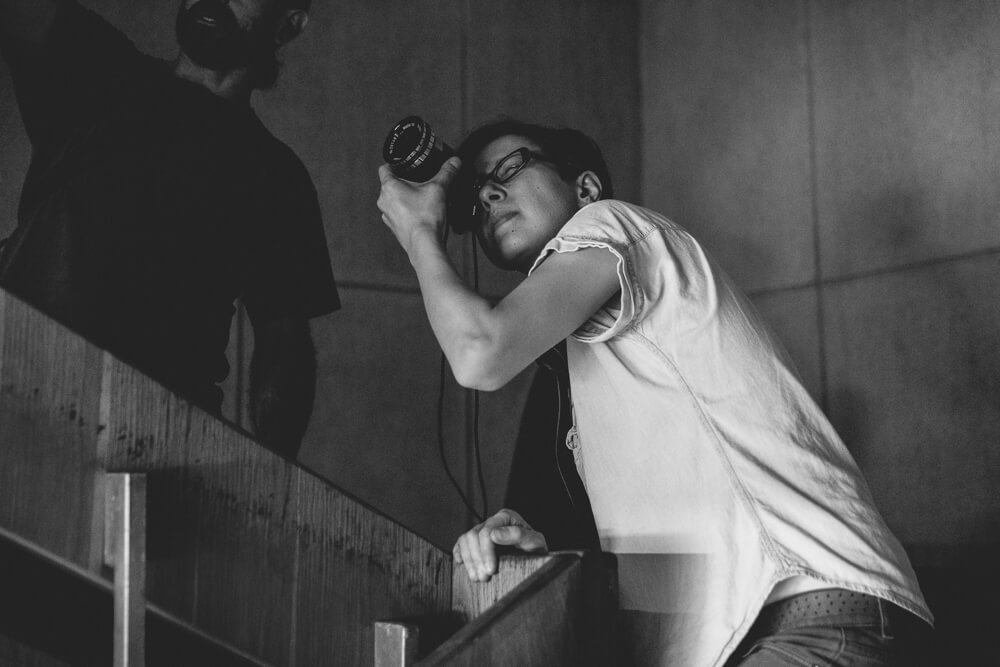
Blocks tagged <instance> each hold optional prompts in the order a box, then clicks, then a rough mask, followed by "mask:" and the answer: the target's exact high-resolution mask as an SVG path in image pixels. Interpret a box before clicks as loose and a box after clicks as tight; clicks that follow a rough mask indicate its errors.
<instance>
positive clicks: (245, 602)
mask: <svg viewBox="0 0 1000 667" xmlns="http://www.w3.org/2000/svg"><path fill="white" fill-rule="evenodd" d="M109 472H111V473H114V472H124V473H133V474H139V475H141V476H142V479H143V484H144V489H145V491H144V500H145V503H144V504H145V507H144V510H145V515H144V523H143V526H144V529H145V535H144V546H145V559H144V562H143V564H142V565H143V568H144V575H145V576H144V581H145V587H144V590H143V591H142V592H143V594H144V598H145V602H146V603H147V604H146V605H145V606H146V614H145V625H146V628H145V629H146V630H147V631H146V632H145V656H146V659H147V660H146V661H147V662H148V663H149V664H167V665H169V664H213V665H219V664H232V665H309V666H310V667H312V666H320V665H337V666H340V665H344V666H351V665H364V666H368V665H372V664H373V663H374V661H375V648H374V645H375V623H376V622H377V621H380V620H390V621H392V620H393V619H422V620H421V621H420V622H421V623H423V624H424V625H425V626H426V627H428V628H431V627H432V626H433V627H436V628H437V629H436V630H433V631H430V632H425V639H427V640H429V641H425V642H424V643H423V645H422V649H421V655H422V656H426V662H427V664H434V665H459V664H484V665H486V664H497V665H508V664H510V665H513V664H518V665H530V664H547V665H553V664H587V663H586V662H581V661H579V660H577V659H575V658H574V657H573V656H581V655H590V656H594V655H598V653H596V652H595V651H597V650H598V649H597V648H594V647H595V646H596V644H594V638H595V637H596V636H597V635H598V634H600V633H599V632H598V630H600V629H601V627H603V628H604V630H607V629H608V628H609V627H610V626H607V625H603V626H602V625H601V624H602V623H605V622H606V618H607V617H606V616H601V614H606V613H607V612H608V610H609V609H611V608H613V606H614V605H613V604H611V607H608V604H607V603H608V601H609V600H613V599H614V598H613V597H611V598H609V597H608V590H609V589H608V586H609V585H610V586H612V587H613V567H612V570H611V578H610V579H609V578H608V572H609V571H608V569H607V566H608V563H607V561H606V558H604V557H602V556H601V555H600V554H592V555H584V554H564V555H559V556H550V557H544V558H541V559H538V558H535V559H532V558H526V559H513V560H512V559H504V560H503V563H502V571H501V575H500V576H498V577H495V578H494V581H493V582H492V583H490V584H479V585H470V584H469V583H468V582H467V581H466V580H465V578H464V572H457V573H455V574H456V576H455V581H456V584H455V595H454V599H453V595H452V588H453V584H452V581H453V573H452V564H451V558H450V554H448V553H446V552H443V551H442V550H441V549H439V548H437V547H435V546H434V545H432V544H430V543H429V542H427V541H426V540H424V539H422V538H420V537H419V536H417V535H414V534H413V533H411V532H409V531H407V530H406V529H404V528H403V527H401V526H400V525H399V524H397V523H395V522H394V521H392V520H390V519H388V518H387V517H385V516H383V515H381V514H380V513H379V512H377V511H375V510H373V509H372V508H369V507H366V506H365V505H364V504H363V503H361V502H359V501H357V500H355V499H353V498H351V497H350V496H348V495H347V494H345V493H343V492H341V491H339V490H338V489H336V488H334V487H333V486H332V485H330V484H329V483H328V482H326V481H325V480H323V479H321V478H319V477H317V476H315V475H314V474H312V473H310V472H309V471H307V470H305V469H303V468H301V467H299V466H298V465H296V464H295V463H293V462H290V461H288V460H286V459H284V458H282V457H281V456H279V455H277V454H274V453H273V452H271V451H270V450H268V449H266V448H264V447H262V446H260V445H259V444H258V443H256V442H255V441H254V440H253V439H252V438H251V437H250V436H249V435H248V434H246V433H244V432H242V431H240V430H239V429H237V428H235V427H234V426H233V425H232V424H229V423H227V422H225V421H223V420H220V419H219V418H217V417H215V416H212V415H210V414H208V413H206V412H204V411H202V410H200V409H199V408H197V407H194V406H192V405H190V404H189V403H187V402H186V401H184V400H182V399H180V398H178V397H177V396H175V395H173V394H172V393H170V392H169V391H167V390H166V389H164V388H163V387H161V386H159V385H158V384H157V383H155V382H153V381H152V380H150V379H149V378H148V377H146V376H144V375H143V374H141V373H139V372H138V371H136V370H135V369H133V368H131V367H129V366H127V365H126V364H124V363H122V362H121V361H119V360H118V359H116V358H115V357H114V356H113V355H111V354H108V353H107V352H104V351H102V350H100V349H98V348H96V347H94V346H93V345H91V344H89V343H88V342H87V341H85V340H83V339H82V338H80V337H79V336H77V335H76V334H74V333H73V332H71V331H69V330H68V329H66V328H65V327H62V326H60V325H59V324H57V323H55V322H53V321H52V320H50V319H49V318H47V317H45V316H44V315H42V314H40V313H39V312H37V311H35V310H34V309H32V308H30V307H29V306H27V305H26V304H24V303H23V302H21V301H20V300H18V299H16V298H15V297H13V296H11V295H10V294H8V293H6V292H3V291H0V576H2V577H3V578H4V581H2V582H0V586H2V587H3V590H4V591H6V592H7V594H5V595H3V596H0V664H11V665H20V664H40V665H47V664H53V665H55V664H67V663H69V664H110V663H109V662H108V661H107V660H105V657H106V656H109V655H111V641H112V640H111V632H110V630H109V631H108V633H107V638H106V639H104V638H103V637H104V632H103V629H107V628H112V627H113V623H112V620H111V616H112V615H113V612H112V597H111V591H112V589H113V585H112V578H113V574H114V573H113V571H112V570H111V569H110V568H109V567H108V565H107V564H106V563H105V558H104V556H105V553H104V552H105V548H104V547H105V536H106V535H107V534H108V531H109V529H110V528H111V526H109V525H106V523H107V519H106V513H105V505H106V500H107V498H108V495H109V492H110V491H111V489H110V488H109V487H108V484H109V481H108V480H109V479H110V478H109V475H108V473H109ZM29 571H30V573H33V574H31V576H28V574H29ZM32 577H34V579H32ZM522 580H523V582H522ZM598 582H599V583H598ZM15 584H18V585H15ZM510 589H513V590H512V591H511V595H510V596H507V597H504V598H503V602H502V603H498V602H497V600H499V599H500V598H501V597H502V596H503V594H504V593H506V592H507V591H508V590H510ZM11 591H15V592H16V591H20V594H19V595H13V594H11ZM71 597H72V600H73V602H72V603H71ZM88 600H89V601H90V602H87V601H88ZM79 601H83V602H81V603H80V604H77V602H79ZM38 605H42V608H40V609H39V611H38V615H37V616H32V615H31V614H30V613H21V610H24V609H27V608H29V607H30V608H31V609H34V608H35V607H36V606H38ZM46 605H47V606H46ZM453 607H454V609H453ZM43 608H45V609H49V612H48V613H49V614H50V615H51V614H53V613H55V612H53V611H52V610H58V613H56V614H55V616H51V617H52V618H56V619H58V621H57V622H56V624H55V626H53V627H46V626H47V625H48V623H47V621H46V620H45V618H46V617H45V613H46V612H44V611H42V610H41V609H43ZM484 610H485V611H484ZM140 615H141V614H140ZM599 618H603V619H604V620H598V619H599ZM432 619H433V620H434V622H433V623H430V624H429V621H430V620H432ZM463 624H464V627H461V629H459V630H458V632H457V633H454V634H452V632H453V631H454V630H455V629H456V628H458V627H460V626H462V625H463ZM541 624H546V627H545V628H542V627H541ZM611 625H613V623H612V624H611ZM599 626H600V627H599ZM553 628H562V629H560V630H553ZM99 629H100V630H99ZM542 629H544V630H546V632H545V633H540V632H538V631H539V630H542ZM511 633H513V634H511ZM450 634H451V636H450V638H449V637H448V635H450ZM605 634H607V632H605ZM504 638H505V639H504ZM442 642H443V643H442ZM588 642H589V643H588ZM598 643H599V642H598ZM439 644H440V646H438V645H439ZM74 646H75V647H76V651H77V653H78V655H76V657H75V658H73V657H72V656H70V655H69V654H68V653H67V651H69V653H72V651H71V650H70V649H71V648H72V647H74ZM518 646H519V647H520V648H512V647H518ZM67 647H70V648H67ZM435 647H437V649H436V650H434V649H435ZM581 647H585V653H580V651H581ZM185 651H186V653H185ZM199 651H201V652H202V653H201V654H202V658H204V661H203V662H202V658H197V659H196V658H193V657H192V656H195V655H197V654H198V652H199ZM178 652H179V653H178ZM428 653H430V655H427V654H428ZM180 655H183V656H186V657H183V658H181V657H178V658H177V659H176V660H174V659H173V658H171V656H180ZM557 655H558V656H562V657H561V658H559V659H555V658H554V657H553V656H557ZM205 656H215V657H212V658H206V657H205ZM489 656H493V657H489ZM526 656H534V658H532V659H530V660H529V659H528V658H527V657H526ZM494 658H495V660H494ZM469 660H472V662H469ZM592 664H601V663H600V662H597V663H592Z"/></svg>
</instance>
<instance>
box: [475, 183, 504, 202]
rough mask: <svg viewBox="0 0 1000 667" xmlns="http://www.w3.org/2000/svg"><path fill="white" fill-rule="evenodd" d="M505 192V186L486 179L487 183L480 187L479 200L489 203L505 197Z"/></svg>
mask: <svg viewBox="0 0 1000 667" xmlns="http://www.w3.org/2000/svg"><path fill="white" fill-rule="evenodd" d="M505 194H506V190H504V189H503V187H501V186H499V185H497V184H496V183H494V182H493V181H486V183H484V184H483V187H481V188H480V189H479V201H481V202H483V203H484V204H488V203H490V202H495V201H499V200H501V199H503V197H504V196H505Z"/></svg>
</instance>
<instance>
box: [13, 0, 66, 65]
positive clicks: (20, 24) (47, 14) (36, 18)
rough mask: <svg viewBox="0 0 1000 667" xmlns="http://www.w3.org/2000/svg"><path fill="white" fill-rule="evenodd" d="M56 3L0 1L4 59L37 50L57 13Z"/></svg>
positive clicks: (51, 0) (45, 1)
mask: <svg viewBox="0 0 1000 667" xmlns="http://www.w3.org/2000/svg"><path fill="white" fill-rule="evenodd" d="M57 5H58V2H57V1H56V0H0V51H2V52H3V55H4V57H5V58H11V57H15V55H21V54H30V53H31V52H33V51H36V50H37V49H38V47H39V46H40V45H41V43H42V41H43V40H44V38H45V33H46V32H47V31H48V29H49V26H51V25H52V20H53V18H54V17H55V14H56V6H57Z"/></svg>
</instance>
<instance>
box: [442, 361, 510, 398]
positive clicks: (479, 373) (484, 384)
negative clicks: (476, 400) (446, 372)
mask: <svg viewBox="0 0 1000 667" xmlns="http://www.w3.org/2000/svg"><path fill="white" fill-rule="evenodd" d="M449 363H450V364H451V372H452V373H453V374H454V375H455V381H456V382H458V384H460V385H461V386H463V387H465V388H466V389H475V390H477V391H496V390H497V389H500V388H501V387H503V386H504V385H505V384H507V383H508V382H510V380H511V378H512V377H513V375H512V374H510V373H508V372H506V370H505V369H503V368H502V367H500V366H499V365H498V364H496V363H495V362H494V361H493V359H491V358H490V356H489V355H483V354H478V353H475V352H470V353H466V354H464V355H461V356H460V357H459V358H457V359H449Z"/></svg>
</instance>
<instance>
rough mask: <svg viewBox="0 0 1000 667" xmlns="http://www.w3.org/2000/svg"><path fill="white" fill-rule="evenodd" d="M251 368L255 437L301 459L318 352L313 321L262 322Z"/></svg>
mask: <svg viewBox="0 0 1000 667" xmlns="http://www.w3.org/2000/svg"><path fill="white" fill-rule="evenodd" d="M253 335H254V345H253V358H252V361H251V364H250V420H251V422H252V423H253V428H254V435H255V436H256V437H257V439H258V440H260V441H261V442H263V443H265V444H267V445H268V446H269V447H270V448H271V449H273V450H275V451H277V452H279V453H281V454H284V455H285V456H287V457H289V458H295V455H296V454H297V453H298V451H299V447H300V446H301V445H302V436H303V435H304V434H305V432H306V426H308V424H309V416H310V415H311V414H312V407H313V398H314V396H315V393H316V352H315V348H314V347H313V342H312V336H311V335H310V332H309V322H308V321H307V320H306V319H304V318H298V317H284V318H279V319H275V320H269V321H265V322H258V323H255V325H254V330H253Z"/></svg>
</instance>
